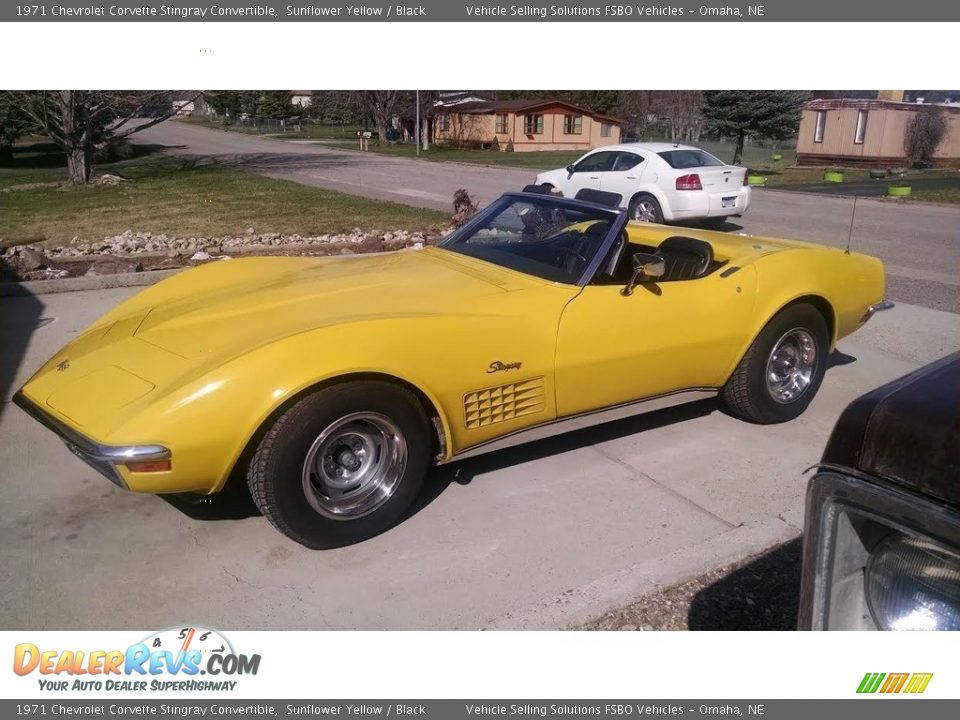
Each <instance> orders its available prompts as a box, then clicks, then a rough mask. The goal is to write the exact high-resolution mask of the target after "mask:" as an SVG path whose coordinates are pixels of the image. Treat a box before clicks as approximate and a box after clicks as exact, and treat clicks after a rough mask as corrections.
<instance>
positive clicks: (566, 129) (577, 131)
mask: <svg viewBox="0 0 960 720" xmlns="http://www.w3.org/2000/svg"><path fill="white" fill-rule="evenodd" d="M582 133H583V115H564V116H563V134H564V135H581V134H582Z"/></svg>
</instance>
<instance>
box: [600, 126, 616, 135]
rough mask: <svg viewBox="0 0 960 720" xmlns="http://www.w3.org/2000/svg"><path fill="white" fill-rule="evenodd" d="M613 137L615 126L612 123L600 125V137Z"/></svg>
mask: <svg viewBox="0 0 960 720" xmlns="http://www.w3.org/2000/svg"><path fill="white" fill-rule="evenodd" d="M611 135H613V125H612V124H611V123H600V137H610V136H611Z"/></svg>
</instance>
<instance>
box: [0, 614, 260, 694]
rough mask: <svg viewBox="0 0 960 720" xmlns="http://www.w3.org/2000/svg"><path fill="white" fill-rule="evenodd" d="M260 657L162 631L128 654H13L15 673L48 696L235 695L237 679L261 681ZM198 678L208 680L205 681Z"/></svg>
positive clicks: (202, 633)
mask: <svg viewBox="0 0 960 720" xmlns="http://www.w3.org/2000/svg"><path fill="white" fill-rule="evenodd" d="M259 669H260V655H245V654H241V653H237V652H236V651H235V650H234V648H233V645H232V644H231V643H230V641H229V640H228V639H227V638H226V637H225V636H224V635H223V634H221V633H219V632H217V631H216V630H209V629H207V628H201V627H182V628H170V629H168V630H161V631H160V632H158V633H154V634H153V635H150V636H149V637H146V638H144V639H143V640H140V641H138V642H135V643H133V644H132V645H130V646H129V647H127V648H126V649H125V650H101V649H94V650H51V649H46V648H39V647H37V646H36V645H34V644H33V643H20V644H19V645H17V646H16V647H15V648H14V655H13V671H14V672H15V673H16V674H17V675H20V676H24V677H26V676H30V675H33V674H35V673H36V674H37V675H39V676H40V677H38V678H37V682H38V683H39V685H40V689H41V690H46V691H83V690H97V691H104V690H107V691H113V692H143V691H145V690H161V691H162V690H167V691H178V692H182V691H204V692H210V691H218V690H219V691H226V692H229V691H232V690H234V689H235V688H236V686H237V682H238V681H237V680H235V679H233V678H236V677H238V676H243V675H256V674H257V671H258V670H259ZM199 676H203V678H202V679H201V678H200V677H199Z"/></svg>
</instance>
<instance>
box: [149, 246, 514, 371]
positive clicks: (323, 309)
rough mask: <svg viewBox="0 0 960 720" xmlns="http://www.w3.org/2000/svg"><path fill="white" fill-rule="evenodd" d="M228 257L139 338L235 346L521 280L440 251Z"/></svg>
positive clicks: (164, 343)
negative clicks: (208, 280)
mask: <svg viewBox="0 0 960 720" xmlns="http://www.w3.org/2000/svg"><path fill="white" fill-rule="evenodd" d="M223 264H224V265H225V266H226V267H224V268H222V270H221V271H220V273H219V276H218V277H217V278H216V282H213V283H202V282H197V283H196V284H195V285H196V286H195V287H192V288H183V289H182V293H181V294H178V296H177V297H176V298H170V299H169V300H166V301H164V302H161V303H160V304H158V305H156V306H154V307H152V308H151V309H150V310H149V312H148V313H147V315H146V316H145V317H144V318H143V321H142V322H141V323H140V324H139V327H138V328H137V329H136V331H135V333H134V335H135V337H137V338H139V339H141V340H144V341H146V342H149V343H152V344H154V345H157V346H158V347H161V348H163V349H165V350H168V351H170V352H173V353H175V354H177V355H179V356H181V357H184V358H201V357H204V356H210V355H218V356H219V355H223V354H235V353H236V352H240V351H247V350H250V349H253V348H255V347H257V346H259V345H262V344H266V343H269V342H272V341H273V340H276V339H278V338H281V337H287V336H289V335H293V334H296V333H299V332H304V331H307V330H312V329H316V328H320V327H324V326H327V325H331V324H340V323H356V322H364V321H367V320H384V319H387V318H390V317H409V316H411V315H421V316H422V315H440V314H470V313H471V312H474V309H475V308H476V307H477V306H478V304H482V302H481V300H482V298H484V297H485V296H490V295H492V294H498V293H503V292H509V291H511V290H517V289H521V288H522V287H523V286H524V285H525V283H524V280H523V278H522V276H517V275H515V274H514V273H510V272H509V271H504V270H501V269H500V268H497V267H495V266H492V265H489V264H487V263H483V262H481V261H477V260H474V259H472V258H467V257H465V256H461V255H456V254H454V253H451V252H448V251H444V250H439V249H425V250H421V251H415V252H414V251H411V252H397V253H388V254H382V255H366V256H354V257H350V258H338V259H331V258H321V259H302V258H297V259H292V258H254V259H248V260H236V261H230V262H225V263H223ZM197 280H198V281H200V280H201V278H199V277H198V278H197ZM211 280H213V278H211Z"/></svg>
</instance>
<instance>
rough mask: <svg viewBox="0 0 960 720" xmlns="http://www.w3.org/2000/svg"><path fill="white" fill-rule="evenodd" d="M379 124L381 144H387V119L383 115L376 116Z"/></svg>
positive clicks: (378, 130) (378, 132)
mask: <svg viewBox="0 0 960 720" xmlns="http://www.w3.org/2000/svg"><path fill="white" fill-rule="evenodd" d="M374 119H375V121H376V125H377V138H379V140H380V144H381V145H386V144H387V121H386V120H384V119H383V118H381V117H376V118H374Z"/></svg>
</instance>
